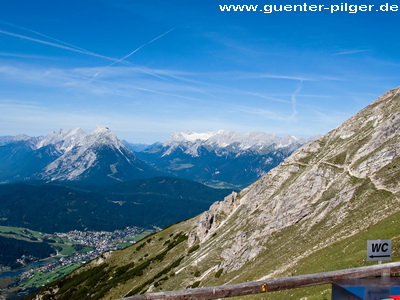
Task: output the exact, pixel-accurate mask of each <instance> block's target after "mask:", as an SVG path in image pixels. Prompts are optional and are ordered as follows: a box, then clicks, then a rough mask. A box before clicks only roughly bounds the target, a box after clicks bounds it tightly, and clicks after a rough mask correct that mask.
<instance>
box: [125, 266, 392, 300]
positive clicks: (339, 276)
mask: <svg viewBox="0 0 400 300" xmlns="http://www.w3.org/2000/svg"><path fill="white" fill-rule="evenodd" d="M382 272H385V273H386V274H392V273H399V272H400V262H396V263H388V264H381V265H374V266H368V267H361V268H353V269H345V270H338V271H331V272H324V273H316V274H309V275H300V276H293V277H284V278H278V279H271V280H263V281H253V282H245V283H239V284H231V285H221V286H214V287H205V288H199V289H189V290H179V291H172V292H159V293H152V294H144V295H138V296H132V297H127V298H121V299H120V300H150V299H151V300H153V299H154V300H161V299H176V300H191V299H202V300H207V299H217V298H227V297H235V296H244V295H252V294H259V293H265V292H272V291H281V290H286V289H292V288H300V287H307V286H312V285H320V284H327V283H332V282H333V281H338V280H343V279H355V278H366V277H372V276H381V275H382Z"/></svg>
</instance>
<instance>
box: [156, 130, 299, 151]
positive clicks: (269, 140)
mask: <svg viewBox="0 0 400 300" xmlns="http://www.w3.org/2000/svg"><path fill="white" fill-rule="evenodd" d="M295 143H302V141H300V140H299V139H297V138H296V137H294V136H287V137H278V136H276V135H273V134H268V133H265V132H250V133H246V134H240V133H236V132H234V131H226V130H218V131H215V132H205V133H197V132H194V131H185V132H178V133H174V134H172V135H171V136H170V138H169V139H168V140H167V141H166V142H165V143H164V145H163V146H164V147H166V148H167V150H166V152H165V153H164V155H168V154H170V153H172V152H173V151H174V150H175V149H177V148H181V149H182V150H184V152H185V153H187V154H191V155H193V156H197V155H198V149H199V147H201V146H203V147H207V148H208V149H213V150H217V149H219V150H221V149H225V150H226V149H228V148H229V151H230V152H234V153H239V152H240V151H246V150H253V151H256V152H261V151H263V150H264V149H266V148H268V147H273V148H275V149H278V148H284V147H290V146H291V145H293V144H295Z"/></svg>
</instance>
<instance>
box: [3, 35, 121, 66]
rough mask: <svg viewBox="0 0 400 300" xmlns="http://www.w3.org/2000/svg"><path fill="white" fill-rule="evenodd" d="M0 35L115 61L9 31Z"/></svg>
mask: <svg viewBox="0 0 400 300" xmlns="http://www.w3.org/2000/svg"><path fill="white" fill-rule="evenodd" d="M0 33H2V34H5V35H9V36H13V37H18V38H21V39H24V40H28V41H31V42H36V43H39V44H44V45H48V46H52V47H56V48H61V49H65V50H69V51H73V52H77V53H81V54H85V55H90V56H95V57H100V58H103V59H107V60H112V61H116V59H115V58H112V57H108V56H104V55H101V54H97V53H94V52H91V51H87V50H84V49H80V48H79V47H76V46H74V47H71V46H64V45H60V44H55V43H52V42H48V41H44V40H39V39H35V38H32V37H29V36H26V35H21V34H17V33H13V32H9V31H5V30H0Z"/></svg>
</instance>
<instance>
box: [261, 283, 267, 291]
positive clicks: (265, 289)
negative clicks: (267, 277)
mask: <svg viewBox="0 0 400 300" xmlns="http://www.w3.org/2000/svg"><path fill="white" fill-rule="evenodd" d="M261 292H263V293H266V292H268V287H267V284H266V283H264V284H263V285H262V286H261Z"/></svg>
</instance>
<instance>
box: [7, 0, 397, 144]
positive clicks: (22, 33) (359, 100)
mask: <svg viewBox="0 0 400 300" xmlns="http://www.w3.org/2000/svg"><path fill="white" fill-rule="evenodd" d="M360 1H361V0H357V1H355V0H353V1H350V0H349V4H373V5H376V6H379V5H382V4H384V3H387V2H385V1H384V0H365V2H363V3H361V2H360ZM363 1H364V0H363ZM345 2H346V1H337V0H315V1H313V0H307V1H301V0H264V1H260V0H241V1H235V0H188V1H175V0H172V1H165V0H162V1H159V0H142V1H136V0H112V1H111V0H80V1H76V0H53V1H49V0H37V1H31V0H13V1H0V5H1V6H0V135H15V134H19V133H25V134H28V135H34V136H37V135H44V134H46V133H48V132H50V131H52V130H57V129H60V128H76V127H81V128H83V129H84V130H86V131H88V132H90V131H92V130H94V128H95V126H96V125H106V126H108V127H109V128H110V129H111V130H113V131H114V132H116V133H117V135H118V136H119V137H121V138H124V139H127V140H128V141H130V142H144V143H152V142H155V141H164V140H165V139H166V138H167V137H168V136H169V135H170V134H171V133H172V132H176V131H184V130H194V131H197V132H206V131H216V130H219V129H226V130H234V131H237V132H240V133H245V132H250V131H264V132H268V133H274V134H277V135H280V136H283V135H295V136H298V137H309V136H312V135H315V134H323V133H326V132H328V131H329V130H331V129H333V128H335V127H336V126H338V125H340V124H341V123H342V122H343V121H344V120H346V119H347V118H348V117H350V116H351V115H353V114H354V113H356V112H357V111H359V110H360V109H362V108H363V107H365V106H367V105H368V104H369V103H370V102H372V101H373V100H374V99H375V98H377V97H378V96H379V95H381V94H382V93H384V92H385V91H387V90H389V89H392V88H395V87H397V86H399V82H400V72H399V67H400V51H399V49H400V47H399V46H400V39H399V38H398V36H399V34H398V32H399V29H400V25H399V24H400V23H399V21H398V20H399V17H400V12H376V11H372V12H359V13H353V14H350V13H346V12H337V13H333V14H331V13H329V11H323V12H280V13H278V12H276V13H271V14H266V13H263V12H261V11H257V12H221V11H220V9H219V5H223V4H241V5H244V4H247V5H250V4H251V5H259V7H260V9H262V8H263V7H264V5H266V4H268V5H269V4H285V5H286V4H303V3H307V4H308V5H312V4H324V5H331V4H340V3H345ZM389 3H390V2H389ZM390 4H396V3H394V2H393V3H390Z"/></svg>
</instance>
